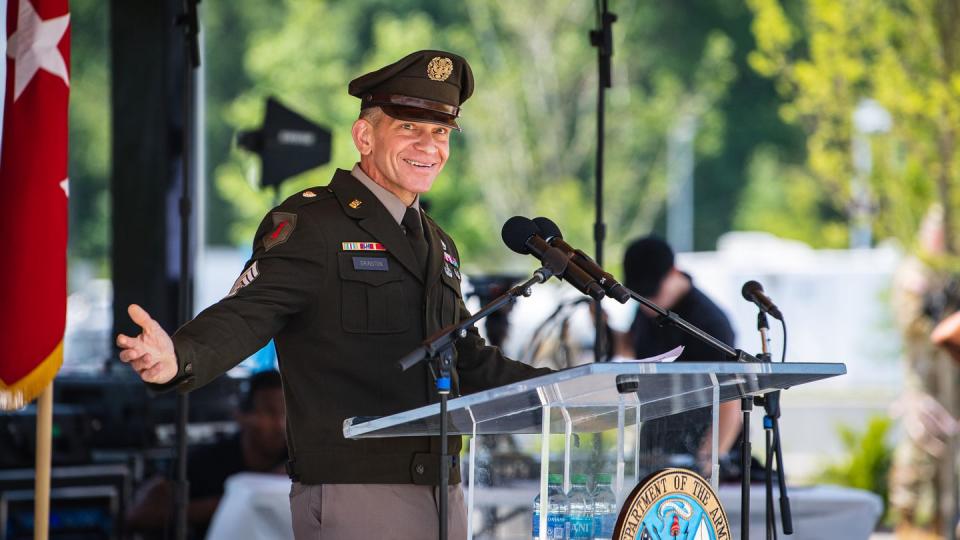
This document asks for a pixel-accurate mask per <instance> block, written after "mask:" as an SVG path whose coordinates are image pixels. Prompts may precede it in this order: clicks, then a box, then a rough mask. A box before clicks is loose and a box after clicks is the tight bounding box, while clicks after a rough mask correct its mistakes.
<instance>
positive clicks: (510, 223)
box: [500, 216, 540, 255]
mask: <svg viewBox="0 0 960 540" xmlns="http://www.w3.org/2000/svg"><path fill="white" fill-rule="evenodd" d="M539 233H540V229H538V228H537V226H536V225H535V224H534V223H533V221H531V220H530V218H525V217H523V216H513V217H512V218H510V219H508V220H507V222H506V223H504V224H503V228H502V229H500V238H503V243H504V244H506V245H507V247H508V248H510V249H511V250H513V251H516V252H517V253H520V254H521V255H527V254H528V253H530V248H528V247H527V240H528V239H529V238H530V237H531V236H533V235H535V234H539Z"/></svg>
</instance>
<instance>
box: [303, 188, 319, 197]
mask: <svg viewBox="0 0 960 540" xmlns="http://www.w3.org/2000/svg"><path fill="white" fill-rule="evenodd" d="M301 195H303V196H304V197H306V198H308V199H309V198H311V197H316V196H317V194H316V193H314V192H312V191H310V190H309V189H308V190H306V191H304V192H303V193H301Z"/></svg>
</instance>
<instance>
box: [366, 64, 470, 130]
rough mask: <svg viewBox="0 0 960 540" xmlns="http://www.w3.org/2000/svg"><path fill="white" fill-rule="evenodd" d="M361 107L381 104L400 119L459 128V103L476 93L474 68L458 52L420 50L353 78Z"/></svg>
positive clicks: (392, 115) (379, 105) (389, 113)
mask: <svg viewBox="0 0 960 540" xmlns="http://www.w3.org/2000/svg"><path fill="white" fill-rule="evenodd" d="M349 92H350V95H351V96H354V97H358V98H360V110H363V109H366V108H368V107H380V108H381V109H383V112H385V113H387V114H388V115H389V116H391V117H393V118H396V119H398V120H410V121H412V122H427V123H430V124H439V125H441V126H447V127H449V128H452V129H456V130H458V131H459V130H460V126H459V125H457V117H459V116H460V106H461V105H462V104H463V102H464V101H466V100H467V98H469V97H470V95H471V94H473V71H471V69H470V64H468V63H467V61H466V60H465V59H464V58H463V57H462V56H459V55H456V54H452V53H448V52H444V51H417V52H415V53H412V54H409V55H407V56H405V57H403V58H401V59H400V60H398V61H396V62H394V63H392V64H390V65H388V66H385V67H382V68H380V69H378V70H376V71H373V72H371V73H367V74H366V75H361V76H360V77H357V78H356V79H354V80H352V81H350V87H349Z"/></svg>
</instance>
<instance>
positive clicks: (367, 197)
mask: <svg viewBox="0 0 960 540" xmlns="http://www.w3.org/2000/svg"><path fill="white" fill-rule="evenodd" d="M330 190H331V191H333V193H334V195H336V196H337V200H338V201H339V202H340V206H341V207H342V208H343V212H344V213H345V214H346V215H347V216H349V217H351V218H353V219H356V220H357V224H358V225H360V227H361V228H362V229H363V230H365V231H367V232H368V233H370V234H371V235H373V237H374V238H376V239H377V241H378V242H380V243H381V244H383V245H384V246H386V248H387V252H388V253H390V254H392V255H393V256H394V257H395V258H396V259H397V260H398V261H400V264H402V265H403V266H404V268H406V269H407V270H408V271H409V272H410V273H411V274H413V275H414V276H416V278H417V279H418V280H420V281H421V282H423V271H422V270H420V269H419V268H418V266H419V265H418V264H417V257H416V255H414V253H413V248H412V247H410V241H409V240H407V237H406V236H404V235H403V231H401V230H400V226H399V225H397V222H396V221H394V219H393V216H391V215H390V212H387V209H386V208H384V207H383V205H382V204H380V201H379V200H378V199H377V197H376V196H375V195H374V194H373V193H371V192H370V190H369V189H367V188H366V187H364V186H363V184H361V183H360V181H359V180H357V179H356V178H354V177H353V175H351V174H350V172H349V171H345V170H343V169H337V173H336V174H335V175H334V176H333V180H332V181H331V182H330ZM358 201H359V204H358ZM351 241H352V239H351Z"/></svg>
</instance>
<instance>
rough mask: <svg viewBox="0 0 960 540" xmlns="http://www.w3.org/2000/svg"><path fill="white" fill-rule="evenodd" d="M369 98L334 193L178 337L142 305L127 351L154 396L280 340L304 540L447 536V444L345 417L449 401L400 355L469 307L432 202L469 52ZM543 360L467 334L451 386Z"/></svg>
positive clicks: (290, 202) (477, 386) (316, 191)
mask: <svg viewBox="0 0 960 540" xmlns="http://www.w3.org/2000/svg"><path fill="white" fill-rule="evenodd" d="M349 92H350V94H351V95H353V96H355V97H358V98H360V100H361V104H360V107H361V111H360V118H359V119H358V120H357V121H356V122H354V124H353V129H352V136H353V141H354V144H355V146H356V148H357V150H358V152H359V153H360V161H359V163H357V164H356V165H355V166H354V167H353V170H352V171H346V170H338V171H337V172H336V173H335V174H334V177H333V180H332V181H331V182H330V185H328V186H325V187H316V188H311V189H308V190H305V191H303V192H300V193H297V194H295V195H294V196H292V197H290V198H289V199H287V200H286V201H285V202H283V203H282V204H281V205H280V206H279V207H277V208H275V209H274V210H273V211H271V212H270V213H268V214H267V216H266V217H265V218H264V220H263V222H262V223H261V225H260V228H259V230H258V231H257V233H256V237H255V239H254V246H253V248H254V251H253V256H252V257H251V259H250V261H249V262H248V263H247V264H246V266H245V269H244V271H243V273H242V274H241V276H240V277H239V278H238V279H237V282H236V283H235V284H234V286H233V288H232V289H231V291H230V293H229V294H228V295H227V296H226V297H225V298H224V299H222V300H221V301H219V302H218V303H216V304H214V305H213V306H211V307H209V308H207V309H205V310H204V311H203V312H202V313H200V314H199V315H197V317H196V318H195V319H193V320H192V321H191V322H189V323H187V324H185V325H184V326H183V327H181V328H180V329H179V330H177V332H176V333H175V334H174V335H173V336H172V338H171V337H170V336H168V335H167V333H166V332H165V331H164V330H163V329H162V328H160V326H159V325H158V324H157V323H156V321H154V320H153V319H151V318H150V316H149V315H148V314H147V312H146V311H144V310H143V309H142V308H141V307H139V306H136V305H132V306H130V308H129V313H130V316H131V318H132V319H133V320H134V322H136V323H137V324H138V325H139V326H140V327H141V328H142V333H141V334H140V335H138V336H137V337H128V336H124V335H120V336H118V337H117V344H118V346H119V347H121V348H122V349H123V350H122V352H121V353H120V358H121V360H123V361H124V362H128V363H130V365H131V366H132V367H133V368H134V369H135V370H136V371H137V373H138V374H139V375H140V377H141V378H142V379H143V380H144V381H145V382H147V383H152V384H154V385H157V388H158V389H167V388H173V387H176V388H177V389H178V390H179V391H181V392H188V391H190V390H193V389H196V388H198V387H200V386H202V385H204V384H206V383H208V382H210V380H212V379H213V378H215V377H217V376H219V375H220V374H222V373H224V372H225V371H227V370H228V369H230V368H231V367H233V366H234V365H236V364H237V363H238V362H240V361H241V360H243V359H244V358H246V357H247V356H249V355H250V354H252V353H254V352H255V351H257V350H258V349H260V348H261V347H262V346H263V345H264V344H266V343H267V342H268V341H269V340H270V339H271V338H272V339H274V341H275V343H276V347H277V356H278V359H279V365H280V371H281V374H282V376H283V383H284V385H283V386H284V398H285V403H286V408H287V422H288V430H287V439H288V440H287V446H288V451H289V454H290V461H289V466H288V472H289V473H290V476H291V478H292V479H293V481H294V483H293V486H292V489H291V493H290V506H291V511H292V514H293V528H294V534H295V536H296V537H297V538H298V539H305V538H323V539H324V540H329V539H339V538H345V539H346V538H379V537H390V538H418V539H419V538H430V537H435V536H437V533H438V523H439V520H438V517H437V516H438V509H437V500H438V499H437V497H438V493H437V488H436V486H437V485H438V484H439V478H440V474H439V448H440V445H439V438H438V437H432V438H430V437H403V438H385V439H369V440H347V439H345V438H344V436H343V431H342V427H343V420H344V419H346V418H348V417H351V416H385V415H390V414H394V413H397V412H400V411H404V410H408V409H413V408H416V407H420V406H423V405H426V404H428V403H431V402H434V401H436V396H435V394H436V392H435V389H434V385H433V381H432V378H431V375H430V374H429V370H428V368H427V365H426V363H421V364H420V365H418V366H415V367H414V368H412V369H410V370H408V371H405V372H400V371H399V370H398V368H397V367H396V361H397V360H398V359H400V358H401V357H402V356H404V355H405V354H407V353H408V352H410V351H412V350H413V349H414V348H416V347H417V346H419V344H420V343H421V342H422V341H423V340H424V339H425V337H426V336H429V335H432V334H433V333H434V332H436V331H437V330H439V329H441V328H443V327H444V326H446V325H449V324H452V323H455V322H458V321H460V320H463V319H464V318H466V317H468V316H469V312H468V311H467V309H466V307H465V306H464V303H463V300H462V297H461V290H460V280H461V274H460V262H459V258H460V256H459V254H458V252H457V247H456V244H455V243H454V241H453V239H452V238H450V237H449V236H448V235H447V234H446V233H444V232H443V230H442V229H441V228H440V227H439V226H438V225H437V224H436V223H435V222H434V221H433V220H432V219H430V218H429V217H428V216H426V215H425V214H424V213H423V212H421V211H420V207H419V196H420V194H422V193H426V192H427V191H428V190H429V189H430V187H431V186H432V185H433V182H434V180H435V179H436V178H437V175H438V174H439V173H440V171H441V170H442V169H443V166H444V164H445V163H446V161H447V158H448V155H449V151H450V146H449V144H450V132H451V130H459V129H460V128H459V125H458V124H457V117H458V116H459V113H460V107H461V105H462V104H463V102H464V101H466V100H467V98H469V97H470V95H471V94H472V92H473V74H472V72H471V70H470V66H469V65H468V64H467V62H466V60H464V59H463V58H461V57H460V56H457V55H454V54H450V53H446V52H442V51H419V52H415V53H413V54H410V55H408V56H406V57H404V58H403V59H401V60H399V61H397V62H395V63H393V64H391V65H388V66H386V67H384V68H382V69H380V70H377V71H374V72H372V73H368V74H366V75H363V76H361V77H359V78H357V79H355V80H353V81H352V82H351V83H350V86H349ZM545 373H549V370H535V369H533V368H531V367H529V366H526V365H525V364H521V363H518V362H514V361H512V360H509V359H507V358H505V357H504V356H503V355H502V354H501V353H500V351H499V349H496V348H494V347H489V346H487V345H486V344H485V343H484V341H483V339H482V338H481V337H480V336H479V334H478V333H477V331H476V329H475V328H474V329H472V330H471V331H470V332H469V334H468V335H467V337H466V338H465V339H462V340H460V341H459V342H458V343H457V363H456V372H455V373H454V392H455V393H459V394H467V393H471V392H476V391H479V390H483V389H486V388H491V387H495V386H499V385H503V384H508V383H511V382H515V381H518V380H522V379H525V378H529V377H532V376H535V375H539V374H545ZM449 444H450V446H449V453H450V454H451V455H452V456H454V458H453V460H454V463H453V466H452V469H451V473H450V481H451V484H453V485H451V487H450V493H449V497H450V498H449V500H450V521H449V523H450V528H449V532H450V538H465V537H466V529H467V525H466V519H467V516H466V508H465V505H464V501H463V495H462V491H461V489H460V486H459V485H458V484H459V482H460V470H459V464H458V463H457V461H456V456H457V455H458V454H459V452H460V445H461V441H460V437H450V439H449Z"/></svg>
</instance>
